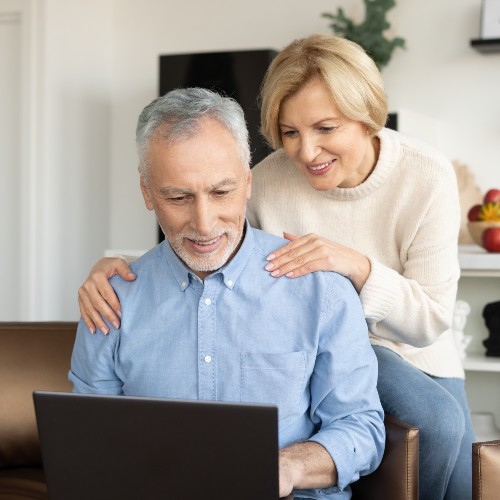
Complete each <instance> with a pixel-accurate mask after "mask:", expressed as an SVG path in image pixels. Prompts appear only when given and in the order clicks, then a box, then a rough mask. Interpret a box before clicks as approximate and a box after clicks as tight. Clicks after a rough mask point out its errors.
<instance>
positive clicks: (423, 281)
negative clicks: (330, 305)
mask: <svg viewBox="0 0 500 500" xmlns="http://www.w3.org/2000/svg"><path fill="white" fill-rule="evenodd" d="M439 170H440V172H441V173H442V174H440V175H436V177H435V178H434V179H432V182H435V184H434V186H433V187H434V189H433V196H432V197H430V201H429V203H428V205H427V207H426V209H425V210H424V211H423V213H422V215H421V220H420V221H419V224H418V229H417V230H416V232H415V234H414V235H412V238H411V241H408V242H405V245H404V246H403V247H402V253H403V255H402V256H401V262H402V270H401V272H398V271H396V270H394V269H392V268H389V267H386V266H384V265H383V264H382V263H381V262H380V261H379V260H377V259H375V258H372V257H369V259H370V262H371V273H370V276H369V277H368V280H367V281H366V283H365V285H364V287H363V288H362V290H361V293H360V298H361V302H362V304H363V309H364V312H365V316H366V319H367V322H368V326H369V330H370V332H371V333H372V334H373V335H376V336H378V337H382V338H385V339H387V340H391V341H395V342H404V343H407V344H410V345H413V346H415V347H425V346H427V345H430V344H432V343H433V342H434V341H435V340H436V339H437V338H438V337H439V336H440V335H441V334H442V333H444V332H445V331H447V330H448V329H449V328H450V327H451V321H452V315H453V306H454V303H455V299H456V291H457V283H458V278H459V276H460V268H459V264H458V246H457V245H458V232H459V228H460V208H459V200H458V189H457V185H456V177H455V174H454V172H453V170H452V169H451V168H446V169H439Z"/></svg>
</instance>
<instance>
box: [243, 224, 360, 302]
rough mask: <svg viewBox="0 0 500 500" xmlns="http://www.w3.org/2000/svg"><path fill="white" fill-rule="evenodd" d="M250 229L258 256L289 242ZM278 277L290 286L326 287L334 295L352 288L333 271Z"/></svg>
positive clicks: (342, 277)
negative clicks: (292, 277) (296, 276)
mask: <svg viewBox="0 0 500 500" xmlns="http://www.w3.org/2000/svg"><path fill="white" fill-rule="evenodd" d="M252 231H253V233H254V239H255V245H254V249H255V251H256V252H257V253H258V254H259V255H260V256H264V257H267V256H268V255H269V254H270V253H272V252H273V251H275V250H277V249H278V248H281V247H282V246H284V245H286V244H287V243H290V241H289V240H287V239H286V238H282V237H280V236H276V235H274V234H271V233H268V232H266V231H262V230H261V229H255V228H252ZM266 272H267V271H266ZM273 279H275V278H273ZM280 279H283V280H286V282H287V283H290V285H291V286H292V283H296V285H297V286H298V287H299V288H302V289H303V288H308V287H311V288H314V289H315V290H317V291H318V290H326V289H328V290H330V291H333V294H334V296H337V295H338V296H342V295H343V294H345V293H346V292H348V291H350V290H354V287H353V285H352V283H351V281H350V280H349V279H348V278H346V277H345V276H342V275H341V274H339V273H336V272H333V271H316V272H313V273H310V274H306V275H305V276H301V277H299V278H294V279H289V278H285V277H283V278H280Z"/></svg>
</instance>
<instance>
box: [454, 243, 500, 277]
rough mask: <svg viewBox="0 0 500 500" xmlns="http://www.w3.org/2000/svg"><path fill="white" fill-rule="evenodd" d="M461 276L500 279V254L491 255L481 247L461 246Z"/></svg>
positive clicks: (459, 260)
mask: <svg viewBox="0 0 500 500" xmlns="http://www.w3.org/2000/svg"><path fill="white" fill-rule="evenodd" d="M458 262H459V263H460V269H461V276H465V277H466V276H477V277H483V278H498V277H500V253H490V252H487V251H486V250H484V248H481V247H480V246H479V245H459V247H458Z"/></svg>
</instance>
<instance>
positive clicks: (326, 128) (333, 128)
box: [319, 127, 337, 134]
mask: <svg viewBox="0 0 500 500" xmlns="http://www.w3.org/2000/svg"><path fill="white" fill-rule="evenodd" d="M336 128H337V127H319V131H320V132H322V133H323V134H329V133H330V132H333V131H334V130H335V129H336Z"/></svg>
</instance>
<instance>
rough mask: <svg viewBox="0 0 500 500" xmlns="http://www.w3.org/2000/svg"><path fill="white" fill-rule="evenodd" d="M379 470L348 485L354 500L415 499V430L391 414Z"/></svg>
mask: <svg viewBox="0 0 500 500" xmlns="http://www.w3.org/2000/svg"><path fill="white" fill-rule="evenodd" d="M384 424H385V430H386V440H385V451H384V456H383V457H382V462H381V463H380V466H379V467H378V469H377V470H376V471H374V472H372V473H371V474H369V475H368V476H363V477H362V478H360V479H359V481H356V482H355V483H353V484H352V485H351V487H352V491H353V498H354V499H355V500H365V499H366V500H418V429H417V428H416V427H412V426H410V425H408V424H406V423H404V422H401V420H398V419H396V418H394V417H393V416H391V415H388V414H387V413H386V414H385V419H384Z"/></svg>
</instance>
